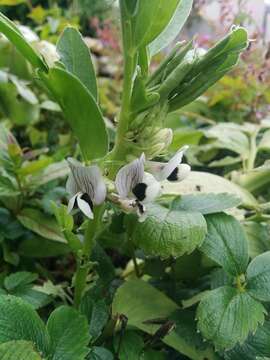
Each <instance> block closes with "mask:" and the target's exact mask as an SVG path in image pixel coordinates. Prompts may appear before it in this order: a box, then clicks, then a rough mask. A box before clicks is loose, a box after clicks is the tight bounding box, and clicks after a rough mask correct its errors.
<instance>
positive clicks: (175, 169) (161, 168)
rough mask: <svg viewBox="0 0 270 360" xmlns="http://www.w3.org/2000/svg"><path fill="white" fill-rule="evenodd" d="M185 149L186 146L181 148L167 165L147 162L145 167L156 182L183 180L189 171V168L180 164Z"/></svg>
mask: <svg viewBox="0 0 270 360" xmlns="http://www.w3.org/2000/svg"><path fill="white" fill-rule="evenodd" d="M187 149H188V146H187V145H186V146H183V147H182V148H181V149H180V150H178V151H177V153H176V154H175V155H174V156H173V157H172V158H171V159H170V160H169V161H168V162H167V163H162V162H155V161H148V163H147V166H148V167H149V171H150V172H151V173H152V174H153V175H154V177H155V178H156V180H158V181H163V180H168V181H182V180H184V179H185V178H186V177H187V176H188V175H189V173H190V170H191V167H190V166H189V165H188V164H181V162H182V160H183V156H184V153H185V152H186V151H187Z"/></svg>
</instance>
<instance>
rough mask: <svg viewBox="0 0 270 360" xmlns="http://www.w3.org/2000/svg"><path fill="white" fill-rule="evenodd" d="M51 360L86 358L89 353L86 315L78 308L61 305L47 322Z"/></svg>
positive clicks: (78, 359)
mask: <svg viewBox="0 0 270 360" xmlns="http://www.w3.org/2000/svg"><path fill="white" fill-rule="evenodd" d="M47 329H48V333H49V335H50V339H51V342H50V354H51V357H50V359H51V360H74V359H76V360H84V359H85V356H86V355H87V353H88V348H87V345H88V342H89V339H90V337H89V332H88V324H87V320H86V317H85V316H84V315H82V314H80V313H79V312H78V311H77V310H75V309H73V308H71V307H68V306H61V307H59V308H57V309H56V310H54V311H53V313H52V314H51V315H50V317H49V319H48V323H47Z"/></svg>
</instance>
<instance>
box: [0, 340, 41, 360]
mask: <svg viewBox="0 0 270 360" xmlns="http://www.w3.org/2000/svg"><path fill="white" fill-rule="evenodd" d="M0 359H1V360H42V359H41V356H40V354H39V353H38V352H37V351H35V350H34V346H33V344H32V343H31V342H28V341H23V340H18V341H8V342H6V343H4V344H1V345H0Z"/></svg>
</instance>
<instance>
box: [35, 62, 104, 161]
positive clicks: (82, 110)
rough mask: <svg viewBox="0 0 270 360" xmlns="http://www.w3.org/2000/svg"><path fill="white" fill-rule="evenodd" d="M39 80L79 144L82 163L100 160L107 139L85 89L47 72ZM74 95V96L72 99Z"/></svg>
mask: <svg viewBox="0 0 270 360" xmlns="http://www.w3.org/2000/svg"><path fill="white" fill-rule="evenodd" d="M39 75H40V77H41V79H42V81H43V82H44V84H45V85H46V86H47V88H48V89H49V90H50V92H51V93H52V95H53V96H54V97H55V99H56V101H57V102H58V103H59V105H60V106H61V108H62V110H63V112H64V114H65V117H66V119H67V120H68V122H69V124H70V126H71V128H72V130H73V131H74V134H75V135H76V137H77V138H78V140H79V144H80V147H81V151H82V154H83V156H84V159H85V160H93V159H96V158H100V157H103V156H104V155H106V154H107V151H108V135H107V131H106V127H105V123H104V120H103V117H102V114H101V111H100V109H99V107H98V105H97V103H96V101H95V99H94V98H93V96H92V95H91V93H90V92H89V91H88V89H87V88H86V87H85V86H84V85H83V84H82V83H81V81H80V80H79V79H78V78H77V77H75V76H74V75H72V74H71V73H69V72H67V71H65V70H64V69H60V68H52V69H50V71H49V73H48V76H47V75H45V74H44V73H42V72H40V74H39ZM74 94H76V96H74Z"/></svg>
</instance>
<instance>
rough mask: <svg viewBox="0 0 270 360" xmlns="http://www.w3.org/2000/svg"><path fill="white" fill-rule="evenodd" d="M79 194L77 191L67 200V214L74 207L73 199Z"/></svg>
mask: <svg viewBox="0 0 270 360" xmlns="http://www.w3.org/2000/svg"><path fill="white" fill-rule="evenodd" d="M79 195H81V194H80V193H77V194H75V195H74V196H72V198H70V199H69V202H68V207H67V212H68V214H69V213H70V212H71V211H72V209H73V208H74V205H75V201H76V198H77V197H78V196H79Z"/></svg>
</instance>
